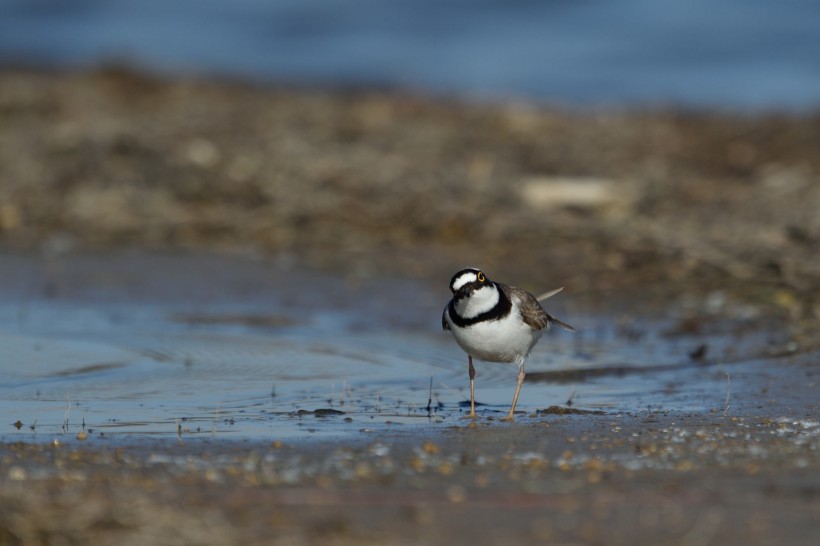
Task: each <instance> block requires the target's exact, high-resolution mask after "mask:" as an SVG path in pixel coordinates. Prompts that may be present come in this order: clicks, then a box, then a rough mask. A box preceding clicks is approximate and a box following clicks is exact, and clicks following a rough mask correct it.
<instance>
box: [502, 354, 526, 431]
mask: <svg viewBox="0 0 820 546" xmlns="http://www.w3.org/2000/svg"><path fill="white" fill-rule="evenodd" d="M526 375H527V374H525V373H524V363H523V362H521V363H520V364H518V384H517V385H516V386H515V395H514V396H513V401H512V407H510V413H509V414H508V415H507V416H506V417H505V418H504V419H502V421H513V420H514V419H515V416H514V415H513V413H515V405H516V404H517V403H518V395H519V394H520V393H521V385H522V384H523V383H524V377H525V376H526Z"/></svg>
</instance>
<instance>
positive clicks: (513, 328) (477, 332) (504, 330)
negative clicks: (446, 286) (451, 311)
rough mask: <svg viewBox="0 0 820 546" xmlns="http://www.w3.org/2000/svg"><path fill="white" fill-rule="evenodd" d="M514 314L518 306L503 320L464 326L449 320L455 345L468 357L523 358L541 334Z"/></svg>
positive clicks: (489, 358) (481, 358) (517, 359)
mask: <svg viewBox="0 0 820 546" xmlns="http://www.w3.org/2000/svg"><path fill="white" fill-rule="evenodd" d="M517 317H518V309H517V307H513V309H512V312H511V313H510V314H509V315H508V316H507V318H505V319H502V320H497V321H492V322H480V323H478V324H473V325H472V326H467V327H465V328H459V327H458V326H456V325H455V324H452V323H451V324H450V328H451V330H452V332H453V336H454V337H455V338H456V342H457V343H458V345H459V346H460V347H461V348H462V349H463V350H464V352H465V353H467V354H469V355H470V356H472V357H475V358H478V359H480V360H486V361H488V362H516V361H521V360H523V359H524V358H525V357H526V356H527V355H528V354H529V353H530V350H531V349H532V348H533V346H534V345H535V344H536V343H537V342H538V339H539V338H540V337H541V331H540V330H533V329H532V328H530V327H529V326H527V325H526V324H525V323H524V322H522V321H521V320H519V319H518V318H517ZM448 321H449V317H448Z"/></svg>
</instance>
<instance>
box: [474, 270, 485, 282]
mask: <svg viewBox="0 0 820 546" xmlns="http://www.w3.org/2000/svg"><path fill="white" fill-rule="evenodd" d="M476 278H477V279H478V282H484V279H485V277H484V273H482V272H481V271H479V272H478V274H477V275H476Z"/></svg>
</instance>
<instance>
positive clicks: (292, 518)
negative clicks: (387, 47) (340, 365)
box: [0, 70, 820, 544]
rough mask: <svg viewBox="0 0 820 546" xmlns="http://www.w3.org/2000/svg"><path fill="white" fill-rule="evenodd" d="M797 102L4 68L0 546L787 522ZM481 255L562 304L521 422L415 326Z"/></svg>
mask: <svg viewBox="0 0 820 546" xmlns="http://www.w3.org/2000/svg"><path fill="white" fill-rule="evenodd" d="M818 127H820V125H818V123H817V118H816V116H811V115H807V116H803V117H796V116H785V115H775V114H770V115H759V116H737V115H730V114H726V113H721V114H716V113H705V112H664V111H656V112H585V113H584V112H568V111H561V110H556V109H551V108H549V107H547V106H544V105H542V106H534V105H522V104H514V105H477V104H462V103H457V102H455V101H452V100H436V99H432V98H419V97H411V96H406V95H401V94H389V93H371V92H318V91H305V90H289V89H260V88H252V87H248V86H242V85H238V84H216V83H206V82H195V81H176V82H165V81H158V80H152V79H148V78H144V77H142V76H138V75H134V74H131V73H127V72H123V71H120V70H109V71H102V72H95V73H90V74H82V73H74V74H56V73H38V72H30V71H6V72H4V73H2V74H0V180H2V184H0V238H2V243H3V249H2V254H0V258H2V260H3V262H2V264H3V267H2V269H0V276H2V285H3V288H2V290H0V304H2V306H0V310H1V311H2V313H0V322H1V323H2V333H3V334H4V335H5V336H11V337H8V338H7V339H6V342H5V343H4V347H5V349H4V350H5V353H4V354H3V355H2V357H3V366H4V368H3V369H2V373H3V374H4V375H3V385H0V388H2V389H5V390H3V391H2V392H3V398H4V400H3V402H2V404H3V416H4V420H5V421H6V422H5V423H4V424H3V426H4V427H6V429H5V430H4V431H3V432H2V434H1V437H2V439H3V441H2V443H0V543H8V544H44V543H47V544H58V543H72V542H76V543H90V542H93V543H99V544H106V543H112V544H113V543H146V542H151V543H157V544H190V543H200V544H211V543H213V544H216V543H230V542H243V543H247V544H262V543H275V544H303V543H304V544H307V543H317V542H323V543H339V544H367V543H373V544H414V543H466V542H471V543H479V544H495V543H510V541H511V540H523V541H527V542H543V543H566V544H579V543H580V544H809V543H812V540H813V538H812V537H814V536H816V534H817V532H818V527H817V523H816V522H817V521H818V519H819V518H820V498H819V497H818V490H820V482H818V478H817V476H818V467H819V466H820V458H818V455H817V453H818V437H820V424H818V413H819V412H818V404H817V399H818V397H817V377H818V375H817V374H818V352H817V349H818V347H820V336H818V321H819V320H820V308H818V299H817V298H818V290H817V286H819V285H820V283H819V282H818V279H820V269H819V267H820V265H819V264H820V262H818V259H820V258H818V257H820V253H818V252H817V250H818V244H820V231H818V230H820V224H818V218H820V217H818V215H817V214H816V210H817V206H818V203H820V194H819V193H818V192H820V184H818V173H820V164H818V161H820V159H818V156H817V154H816V150H817V149H818V146H820V132H818ZM580 188H583V189H580ZM123 248H131V249H136V250H123ZM146 249H147V250H146ZM182 249H185V250H182ZM477 262H481V263H480V265H482V266H483V267H485V268H486V269H487V270H490V271H497V272H498V273H497V277H498V278H501V279H516V282H517V283H518V284H520V285H522V286H524V287H526V288H529V289H531V290H533V291H537V290H544V289H548V288H552V287H554V286H559V285H566V291H565V293H564V294H562V295H561V298H560V299H559V300H556V302H555V303H554V305H556V306H557V309H558V310H559V311H560V312H561V313H560V314H559V316H562V318H563V317H566V318H567V320H568V321H569V322H573V319H577V320H578V321H579V324H577V325H580V326H582V328H581V329H580V330H581V335H580V336H578V337H577V338H569V337H562V335H561V334H558V335H557V336H551V337H549V338H548V339H545V340H544V341H542V344H541V345H539V347H538V348H537V349H536V351H534V354H533V363H532V367H531V368H530V372H531V373H530V376H529V379H528V382H527V384H526V385H525V387H524V393H523V394H522V403H523V404H522V407H523V409H524V410H525V412H524V413H522V414H521V415H520V416H519V418H518V421H517V422H516V423H515V424H513V425H508V424H502V423H500V422H499V420H498V419H497V417H498V416H501V415H503V411H504V405H505V404H506V399H507V398H508V397H509V394H511V390H512V386H513V385H514V379H513V378H512V377H511V376H509V377H508V376H506V375H505V374H504V370H503V369H497V368H491V367H483V368H479V378H478V380H479V382H478V385H477V389H478V392H479V399H480V400H481V397H482V396H484V397H485V401H486V403H487V404H486V405H485V406H482V407H481V408H480V414H481V419H479V420H478V421H477V422H475V423H470V422H466V421H463V420H461V419H460V417H461V415H462V414H463V407H462V406H461V403H462V402H463V401H464V387H465V383H466V374H465V373H464V371H463V368H464V363H463V361H462V360H459V359H461V358H463V357H462V355H460V353H458V352H457V349H454V348H453V344H452V343H450V340H447V339H446V338H443V337H441V336H442V335H443V334H441V333H440V332H438V331H437V328H436V325H437V323H438V320H439V317H440V309H441V307H443V304H444V301H443V300H441V299H442V298H444V299H446V298H447V294H446V290H445V289H444V287H445V284H446V279H448V278H449V275H450V274H451V273H452V271H453V270H455V269H457V268H458V267H461V266H462V265H464V264H465V263H470V264H476V263H477ZM295 279H301V281H297V280H295ZM297 282H302V283H304V284H303V285H299V284H297ZM311 282H313V283H319V284H320V285H321V286H322V287H323V289H322V290H311V288H310V286H311V285H310V283H311ZM294 285H296V286H300V287H301V289H299V290H294V289H293V286H294ZM283 286H286V287H290V288H289V289H287V290H286V289H283V288H282V287H283ZM374 295H376V296H375V297H374ZM551 303H552V301H551ZM303 309H309V310H310V313H308V314H307V315H305V314H304V313H303V312H302V310H303ZM407 309H412V312H410V313H408V312H406V310H407ZM317 333H320V334H321V335H322V336H327V339H328V340H331V341H330V342H329V343H325V344H324V345H323V346H322V347H318V348H317V347H315V346H312V345H310V344H307V343H306V342H305V339H307V338H310V336H315V335H316V334H317ZM159 334H162V335H164V336H167V337H165V338H163V339H164V340H165V341H164V342H163V343H164V344H161V345H157V339H159V338H158V336H159ZM334 336H335V337H334ZM194 338H196V339H198V340H199V341H198V342H196V343H198V344H199V345H196V343H194V342H193V341H192V339H194ZM10 339H11V341H9V340H10ZM20 339H28V340H29V341H30V340H32V339H35V340H37V341H36V342H35V343H33V344H32V343H28V344H25V345H24V344H21V343H20ZM169 340H170V341H169ZM206 340H207V342H208V343H209V344H208V343H206ZM578 340H580V341H578ZM281 342H287V343H288V344H289V345H288V347H289V350H292V352H291V353H281V352H280V353H276V352H275V351H281V350H282V348H281V346H280V345H277V343H281ZM52 343H56V344H57V345H56V347H57V348H56V349H55V348H54V347H52V345H51V344H52ZM78 343H79V344H80V345H77V344H78ZM186 344H187V345H186ZM346 344H347V345H346ZM542 345H543V347H542ZM101 346H102V347H104V349H101V348H100V347H101ZM355 346H358V348H359V350H353V349H354V348H355ZM21 347H25V350H24V349H21ZM66 347H68V348H70V349H71V351H68V352H66V353H65V354H70V355H73V356H72V358H74V357H76V358H77V361H76V362H75V361H73V360H70V359H69V358H67V357H65V356H62V357H61V356H59V355H60V354H63V353H60V352H59V351H66V350H67V349H66ZM78 347H79V348H78ZM157 347H159V348H160V349H162V350H158V349H157ZM191 347H195V348H196V347H198V349H197V350H196V351H194V350H193V349H190V348H191ZM203 347H204V349H203ZM236 347H241V348H243V351H241V352H237V351H235V348H236ZM340 347H341V350H340ZM249 348H253V350H250V349H249ZM313 349H317V350H316V351H314V352H311V351H313ZM58 350H59V351H58ZM186 350H191V351H193V352H191V353H190V354H186V352H185V351H186ZM27 351H31V352H27ZM49 351H58V352H49ZM88 351H90V353H89V352H88ZM220 351H222V352H221V353H220ZM266 351H274V353H270V352H266ZM88 354H91V355H92V356H100V355H106V358H104V359H96V358H87V357H86V356H83V355H88ZM191 354H193V356H191ZM214 354H216V355H217V357H216V358H214V356H213V355H214ZM270 354H274V355H276V354H279V355H281V354H287V355H290V356H288V357H287V358H294V359H297V360H294V361H298V362H304V363H306V364H305V365H306V366H309V365H310V364H311V363H313V364H316V363H321V362H324V361H325V360H323V359H326V360H327V361H328V362H339V361H342V360H344V361H345V362H347V363H348V364H347V365H350V366H353V367H354V368H355V367H356V366H360V368H358V369H362V370H367V369H369V370H371V371H370V372H368V373H366V374H364V376H363V378H360V379H359V380H358V383H356V384H353V385H350V386H349V389H350V391H349V392H350V394H351V395H350V396H349V397H348V398H346V402H347V405H346V406H345V407H343V408H342V407H340V406H339V404H338V401H339V395H340V393H342V392H344V393H347V392H348V391H346V390H331V394H332V395H331V396H328V395H327V393H328V390H329V389H328V385H329V384H333V382H334V381H338V383H337V384H338V385H341V378H340V377H338V376H337V375H335V374H332V373H331V374H329V375H328V376H325V377H321V378H320V379H319V380H321V381H322V383H321V388H319V389H318V390H311V387H310V384H315V383H309V384H308V385H307V386H305V385H302V386H300V387H298V388H297V387H293V388H292V387H291V386H292V385H294V384H295V383H289V382H288V381H282V382H280V383H279V384H278V387H276V386H275V385H272V384H271V383H270V382H269V380H267V379H266V378H265V377H266V376H264V373H263V372H264V370H265V368H264V362H268V361H269V362H270V363H271V364H270V365H272V366H275V365H276V363H277V362H285V361H286V359H285V358H280V359H279V360H277V358H276V357H275V356H269V355H270ZM37 355H40V357H38V356H37ZM42 355H46V356H42ZM48 355H58V356H54V357H50V356H48ZM77 355H79V356H77ZM259 355H262V356H261V357H260V356H259ZM266 355H268V356H266ZM108 356H111V357H112V358H111V359H108ZM38 358H39V360H38ZM268 358H269V360H266V359H268ZM255 359H256V360H255ZM299 359H301V360H299ZM35 364H36V365H42V366H44V367H46V368H48V367H49V366H54V367H55V369H57V371H56V372H55V371H54V369H51V370H50V371H48V370H47V371H44V372H43V373H42V374H38V373H37V372H36V370H35V368H34V367H33V366H34V365H35ZM74 364H76V366H75V365H74ZM100 364H106V365H107V367H95V366H99V365H100ZM114 364H115V365H114ZM232 366H233V368H232ZM367 366H371V368H367ZM169 370H171V372H168V371H169ZM186 370H188V371H189V372H191V374H190V375H188V376H186V375H185V374H186ZM385 370H387V372H385ZM439 370H440V371H439ZM148 371H150V372H151V373H157V374H159V375H157V377H162V379H161V382H162V385H165V386H169V390H165V391H163V390H161V389H159V390H156V389H153V388H144V389H143V390H141V391H139V392H140V393H141V394H140V395H139V396H137V397H136V399H134V400H128V399H127V397H126V396H124V395H123V394H122V392H121V390H122V388H123V385H129V382H131V381H132V382H133V383H132V384H133V385H134V387H135V388H136V387H137V386H139V385H140V383H139V381H140V380H141V378H140V376H141V375H142V376H146V375H147V372H148ZM18 372H19V373H18ZM274 372H276V368H275V367H274V368H273V370H272V371H271V373H272V374H273V373H274ZM25 373H28V374H31V375H33V376H36V377H22V376H21V375H20V374H25ZM163 373H170V375H162V374H163ZM276 373H278V372H276ZM60 374H62V375H60ZM129 374H131V375H129ZM209 374H213V375H209ZM416 375H418V377H416ZM431 375H433V376H434V378H435V380H434V389H433V392H432V393H430V392H429V391H428V388H427V385H428V382H429V380H430V376H431ZM371 376H372V377H371ZM21 377H22V378H21ZM186 377H187V378H186ZM191 377H195V378H197V379H196V381H191V379H190V378H191ZM318 377H320V376H319V375H314V376H311V377H310V378H309V381H317V378H318ZM150 379H151V378H150V377H149V380H150ZM31 380H35V382H36V381H40V382H41V383H40V387H41V389H42V390H40V391H38V390H37V389H35V388H32V387H31V385H32V384H31V383H28V381H31ZM142 380H144V377H143V378H142ZM482 380H483V381H484V383H483V384H482ZM415 381H417V383H414V382H415ZM146 384H147V385H148V386H149V387H150V381H148V382H147V383H143V384H142V385H146ZM174 385H178V386H180V390H179V392H178V393H177V395H172V394H170V393H172V392H177V391H173V390H171V387H172V386H174ZM231 385H232V386H233V387H234V388H235V389H237V390H236V393H237V394H236V397H235V398H234V399H232V402H233V405H232V406H230V407H227V409H226V408H225V406H221V405H220V402H221V401H223V400H225V399H226V398H225V392H226V391H229V390H230V386H231ZM92 387H93V388H92ZM272 387H273V389H272ZM79 388H88V389H90V390H89V391H88V392H92V393H96V394H91V395H86V396H83V397H81V399H76V398H71V400H73V401H74V402H75V403H77V402H79V404H80V405H75V406H72V407H73V408H74V409H73V410H72V414H71V416H70V417H69V419H68V420H67V422H68V426H67V431H66V432H64V431H63V430H61V425H62V424H63V418H64V415H65V409H64V406H65V398H64V396H63V395H64V394H66V392H72V389H74V390H75V391H76V389H79ZM118 388H119V389H121V390H120V391H118V390H117V389H118ZM345 388H348V387H345ZM94 389H96V390H94ZM340 389H341V387H340ZM391 389H392V390H391ZM271 390H276V391H277V393H276V397H272V396H271V395H272V394H273V393H272V392H271ZM48 392H50V393H51V394H50V395H48V396H50V398H49V399H48V400H47V402H48V404H49V408H50V409H48V411H47V412H46V411H45V410H43V409H42V406H40V405H38V404H41V402H42V399H43V393H48ZM180 392H181V393H182V395H181V396H179V393H180ZM100 393H107V395H106V394H100ZM152 393H153V396H155V397H154V398H153V399H152V398H151V396H152ZM157 393H159V394H157ZM385 393H392V394H391V396H394V398H390V400H391V403H392V404H394V405H393V406H391V410H390V412H386V411H384V412H383V411H381V410H382V409H383V408H382V407H381V405H380V403H379V402H377V401H374V399H375V400H384V399H386V397H385ZM431 394H432V396H431ZM48 396H47V397H46V398H48ZM345 396H346V395H345ZM277 397H278V398H279V400H281V401H282V405H281V406H275V404H276V403H277V402H271V399H272V398H273V399H274V400H275V399H276V398H277ZM428 398H432V399H433V405H432V410H431V411H430V412H429V415H428V412H427V411H426V407H425V406H426V404H427V401H428ZM171 400H173V401H174V403H175V404H176V405H174V406H163V404H167V403H168V402H169V401H171ZM328 400H329V401H328ZM399 400H400V401H401V403H398V401H399ZM570 402H571V404H570ZM439 403H440V405H439ZM139 404H144V405H143V406H142V409H140V406H139ZM551 406H556V407H555V408H552V409H551ZM214 408H219V409H218V410H215V409H214ZM263 409H264V410H265V413H264V415H263V414H262V413H261V411H262V410H263ZM325 409H335V410H337V411H344V412H345V413H344V414H338V415H336V414H332V412H330V414H327V415H320V416H317V415H316V414H315V413H311V412H315V411H316V410H325ZM300 410H302V411H303V412H307V413H302V414H300V413H299V411H300ZM128 411H133V412H143V415H142V416H143V417H145V419H144V420H143V421H141V422H139V423H132V427H131V428H127V427H126V428H123V429H120V430H121V432H122V433H120V434H118V433H117V431H116V430H117V429H116V427H109V428H106V429H104V430H105V432H106V433H105V434H102V435H101V434H100V432H101V429H100V425H101V424H103V423H104V422H105V420H106V419H107V418H112V417H114V416H115V414H117V415H119V413H118V412H128ZM83 412H85V413H83ZM186 412H187V413H186ZM229 412H230V415H227V413H229ZM38 415H39V416H40V417H39V419H40V420H38ZM81 416H85V417H88V418H89V422H90V423H91V424H93V427H90V428H93V429H94V430H92V431H89V430H88V428H89V426H86V423H85V422H83V421H81V420H80V419H81ZM158 416H159V417H158ZM181 416H192V417H194V418H195V419H194V420H192V421H187V420H184V419H181V418H180V417H181ZM228 419H233V421H234V422H233V423H231V422H230V421H229V420H228ZM92 421H93V422H92ZM215 422H216V423H218V426H215V425H214V423H215ZM260 423H261V424H262V425H261V426H260ZM195 424H196V426H194V425H195ZM32 426H33V427H34V429H32V428H31V427H32ZM197 427H199V430H198V429H197ZM232 430H234V431H243V432H242V433H241V434H237V433H234V432H231V431H232ZM326 432H327V433H329V432H332V434H328V435H325V434H324V433H326Z"/></svg>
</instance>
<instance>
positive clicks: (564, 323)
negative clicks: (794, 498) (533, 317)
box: [535, 286, 575, 332]
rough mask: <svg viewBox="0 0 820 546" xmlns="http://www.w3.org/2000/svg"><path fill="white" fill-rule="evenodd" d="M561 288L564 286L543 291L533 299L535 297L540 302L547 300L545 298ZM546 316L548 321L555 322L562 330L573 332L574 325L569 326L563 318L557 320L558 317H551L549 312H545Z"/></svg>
mask: <svg viewBox="0 0 820 546" xmlns="http://www.w3.org/2000/svg"><path fill="white" fill-rule="evenodd" d="M563 289H564V287H563V286H562V287H561V288H556V289H555V290H550V291H549V292H544V293H543V294H541V295H540V296H538V297H537V298H535V299H537V300H538V301H539V302H542V301H544V300H547V299H549V298H551V297H553V296H554V295H555V294H557V293H559V292H560V291H561V290H563ZM547 318H548V319H549V321H550V323H553V322H554V323H555V324H557V325H558V326H560V327H561V328H563V329H564V330H566V331H568V332H574V331H575V328H574V327H572V326H570V325H569V324H567V323H566V322H564V321H563V320H559V319H557V318H555V317H553V316H552V315H550V314H549V313H547Z"/></svg>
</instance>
